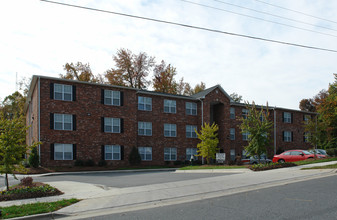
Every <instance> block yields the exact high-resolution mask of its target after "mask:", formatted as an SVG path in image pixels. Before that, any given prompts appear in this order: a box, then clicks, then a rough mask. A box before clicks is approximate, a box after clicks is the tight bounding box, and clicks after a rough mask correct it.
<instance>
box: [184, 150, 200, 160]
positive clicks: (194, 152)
mask: <svg viewBox="0 0 337 220" xmlns="http://www.w3.org/2000/svg"><path fill="white" fill-rule="evenodd" d="M197 151H198V149H197V148H186V160H191V157H192V156H194V160H197V159H198V156H197V155H198V152H197Z"/></svg>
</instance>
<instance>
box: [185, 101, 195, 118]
mask: <svg viewBox="0 0 337 220" xmlns="http://www.w3.org/2000/svg"><path fill="white" fill-rule="evenodd" d="M186 114H187V115H197V103H194V102H186Z"/></svg>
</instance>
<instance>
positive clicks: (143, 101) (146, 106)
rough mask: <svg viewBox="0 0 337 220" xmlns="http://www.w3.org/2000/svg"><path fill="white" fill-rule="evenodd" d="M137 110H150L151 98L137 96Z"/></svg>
mask: <svg viewBox="0 0 337 220" xmlns="http://www.w3.org/2000/svg"><path fill="white" fill-rule="evenodd" d="M138 110H143V111H152V98H150V97H143V96H138Z"/></svg>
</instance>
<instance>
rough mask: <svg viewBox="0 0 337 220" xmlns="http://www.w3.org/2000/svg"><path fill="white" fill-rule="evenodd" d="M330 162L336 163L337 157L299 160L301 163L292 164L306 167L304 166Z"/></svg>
mask: <svg viewBox="0 0 337 220" xmlns="http://www.w3.org/2000/svg"><path fill="white" fill-rule="evenodd" d="M330 161H337V157H330V158H326V159H316V160H312V159H310V160H301V161H297V162H294V163H295V164H297V165H299V166H300V165H306V164H313V163H323V162H330Z"/></svg>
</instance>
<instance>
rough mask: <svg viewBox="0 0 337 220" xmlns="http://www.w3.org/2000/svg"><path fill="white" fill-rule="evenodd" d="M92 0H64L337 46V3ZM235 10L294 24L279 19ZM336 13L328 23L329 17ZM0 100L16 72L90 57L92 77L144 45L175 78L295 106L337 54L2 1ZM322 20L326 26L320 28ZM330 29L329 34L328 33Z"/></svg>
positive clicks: (332, 67)
mask: <svg viewBox="0 0 337 220" xmlns="http://www.w3.org/2000/svg"><path fill="white" fill-rule="evenodd" d="M189 1H190V2H195V3H198V4H204V5H207V6H210V7H215V8H218V9H221V10H218V9H217V10H215V9H212V8H207V7H202V6H200V5H195V4H191V3H188V2H185V1H181V0H169V1H167V0H166V1H164V0H158V1H142V0H125V1H119V0H99V1H98V0H97V1H94V0H92V1H89V0H82V1H74V0H68V1H61V0H59V1H58V2H67V3H69V4H78V5H81V6H86V7H94V8H98V9H103V10H110V11H115V12H120V13H126V14H132V15H137V16H144V17H150V18H155V19H160V20H166V21H172V22H177V23H183V24H189V25H194V26H199V27H205V28H210V29H216V30H221V31H226V32H233V33H237V34H243V35H251V36H255V37H262V38H268V39H272V40H279V41H285V42H291V43H296V44H303V45H308V46H315V47H322V48H327V49H333V50H337V37H336V36H337V23H334V22H337V19H336V16H335V15H336V14H337V1H335V0H322V1H310V0H296V1H292V0H283V1H277V0H271V1H268V2H269V3H271V4H275V5H279V6H282V7H285V8H289V9H292V10H296V11H300V12H303V13H306V14H310V15H314V16H316V17H320V18H325V19H328V20H332V21H334V22H328V21H324V20H320V19H315V18H313V17H309V16H304V15H303V14H299V13H294V12H292V11H289V10H283V9H280V8H276V7H272V6H271V5H267V4H263V3H261V2H260V1H256V0H245V1H243V0H240V1H238V0H237V1H235V0H221V1H211V0H208V1H206V0H189ZM264 1H267V0H264ZM224 2H226V3H230V4H236V5H239V6H241V7H247V8H251V9H253V10H259V11H264V12H267V13H271V14H274V15H277V16H282V17H286V18H288V19H294V20H299V21H301V22H305V23H309V24H312V25H307V24H303V23H298V22H293V21H289V20H285V19H281V18H276V17H271V16H267V15H266V14H260V13H256V12H253V11H251V10H246V9H243V8H239V7H234V6H230V5H228V4H224ZM223 10H230V11H233V12H235V13H240V14H245V15H249V16H254V17H258V18H261V19H266V20H271V21H274V22H278V23H284V24H287V25H291V26H296V27H299V28H302V29H308V30H311V31H314V32H322V33H325V34H326V35H325V34H318V33H314V32H310V31H305V30H300V29H296V28H291V27H287V26H284V25H278V24H275V23H271V22H266V21H262V20H258V19H252V18H248V17H245V16H240V15H237V14H234V13H229V12H225V11H223ZM334 19H335V20H334ZM0 24H1V28H2V31H1V35H0V60H1V67H2V68H1V70H0V77H1V80H0V87H1V90H0V99H3V98H4V97H6V96H7V95H9V94H11V93H13V92H14V91H15V78H16V77H15V75H16V73H18V78H19V79H21V78H22V77H31V76H32V75H34V74H35V75H45V76H54V77H58V76H59V74H61V73H64V70H63V65H64V64H65V63H66V62H77V61H80V62H84V63H87V62H89V63H90V65H91V68H92V70H93V72H94V73H95V74H103V73H104V72H105V71H106V70H108V69H110V68H112V67H113V66H114V63H113V60H112V56H113V54H115V53H116V51H117V49H119V48H127V49H130V50H131V51H133V52H134V53H139V52H146V53H147V54H148V55H151V56H155V57H156V61H157V62H158V63H159V62H160V61H161V60H165V61H166V62H167V63H170V64H172V65H173V66H174V67H176V68H177V72H178V75H177V79H180V78H181V77H184V79H185V81H187V82H190V83H191V85H192V86H193V85H195V84H196V83H199V82H200V81H203V82H205V83H206V86H207V87H211V86H214V85H216V84H220V85H221V86H222V87H223V88H224V90H225V91H226V92H227V93H229V94H230V93H233V92H236V93H238V94H240V95H242V96H243V98H244V100H247V101H249V102H252V101H255V102H256V103H257V104H266V102H267V101H268V102H269V105H271V106H279V107H285V108H293V109H298V103H299V101H300V100H301V99H302V98H310V97H312V96H314V95H315V94H317V93H318V92H319V91H320V90H321V89H326V88H327V87H328V85H329V83H331V82H333V80H334V78H333V73H336V72H337V71H336V68H337V65H336V63H337V62H336V58H337V53H332V52H325V51H318V50H310V49H304V48H299V47H292V46H286V45H280V44H274V43H268V42H262V41H256V40H252V39H246V38H240V37H234V36H230V35H224V34H217V33H212V32H205V31H201V30H194V29H188V28H183V27H177V26H172V25H167V24H161V23H154V22H150V21H144V20H138V19H133V18H128V17H121V16H117V15H112V14H104V13H98V12H93V11H86V10H81V9H76V8H70V7H64V6H59V5H54V4H49V3H45V2H41V1H38V0H11V1H1V2H0ZM318 26H323V27H326V28H330V29H333V30H328V29H326V28H321V27H318ZM330 35H336V36H330Z"/></svg>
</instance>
